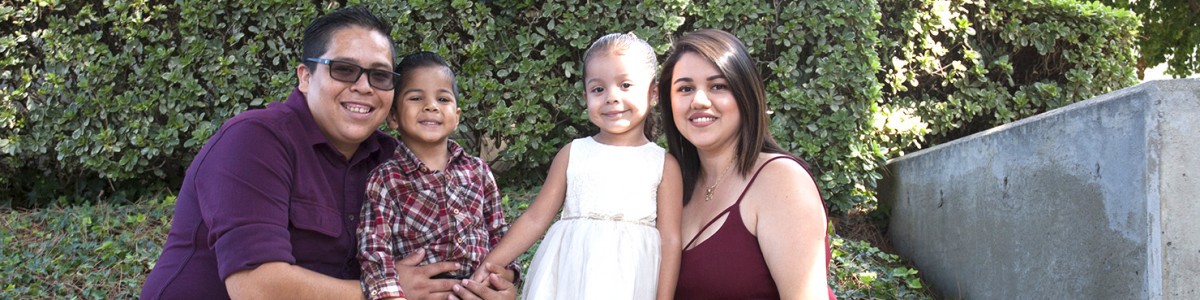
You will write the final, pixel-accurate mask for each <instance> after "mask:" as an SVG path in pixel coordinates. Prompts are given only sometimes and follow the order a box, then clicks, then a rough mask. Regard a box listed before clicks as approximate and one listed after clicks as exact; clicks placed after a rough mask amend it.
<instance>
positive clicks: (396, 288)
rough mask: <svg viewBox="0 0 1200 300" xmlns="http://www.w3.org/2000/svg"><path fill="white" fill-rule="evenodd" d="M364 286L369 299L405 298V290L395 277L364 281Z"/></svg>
mask: <svg viewBox="0 0 1200 300" xmlns="http://www.w3.org/2000/svg"><path fill="white" fill-rule="evenodd" d="M368 285H369V286H368ZM363 286H364V288H366V290H367V299H369V300H379V299H386V298H404V290H403V289H401V288H400V283H399V282H397V281H396V280H395V279H387V280H380V281H375V282H363Z"/></svg>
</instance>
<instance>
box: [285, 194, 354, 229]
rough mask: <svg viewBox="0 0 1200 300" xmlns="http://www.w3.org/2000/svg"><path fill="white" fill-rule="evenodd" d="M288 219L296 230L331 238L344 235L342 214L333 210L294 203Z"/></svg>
mask: <svg viewBox="0 0 1200 300" xmlns="http://www.w3.org/2000/svg"><path fill="white" fill-rule="evenodd" d="M288 217H289V218H290V219H291V223H292V226H293V227H296V229H301V230H307V231H313V232H316V233H320V234H322V235H325V236H328V237H331V238H337V237H339V236H341V235H342V220H341V218H340V214H339V213H338V212H337V211H336V210H334V209H332V208H328V207H325V206H321V205H318V204H314V203H308V202H303V201H292V203H291V207H290V208H289V211H288Z"/></svg>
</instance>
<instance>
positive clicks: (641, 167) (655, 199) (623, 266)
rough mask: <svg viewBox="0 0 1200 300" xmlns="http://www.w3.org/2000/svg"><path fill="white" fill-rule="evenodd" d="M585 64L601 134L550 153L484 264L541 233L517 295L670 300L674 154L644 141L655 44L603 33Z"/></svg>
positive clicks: (676, 198) (505, 258) (675, 263)
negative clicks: (529, 198)
mask: <svg viewBox="0 0 1200 300" xmlns="http://www.w3.org/2000/svg"><path fill="white" fill-rule="evenodd" d="M583 62H584V69H583V74H584V87H585V90H584V98H585V99H586V100H587V112H588V119H590V120H591V121H592V123H593V124H596V126H597V127H599V128H600V133H597V134H596V135H594V136H591V137H586V138H581V139H576V140H574V141H572V142H571V143H570V144H567V145H566V146H564V147H563V148H562V149H561V150H559V151H558V155H556V156H555V157H554V162H553V163H551V165H550V173H549V175H547V177H546V182H545V183H544V184H543V185H542V189H541V191H540V192H539V193H538V195H537V198H536V199H534V202H533V204H532V205H530V206H529V209H528V210H526V211H525V213H524V214H522V215H521V217H520V218H518V219H517V220H516V221H515V222H514V223H513V225H512V228H510V229H509V231H508V234H507V235H505V236H504V238H503V239H502V240H501V241H500V244H498V245H496V248H495V249H492V251H491V253H490V254H488V256H487V257H486V258H484V264H496V265H500V266H503V265H507V264H508V263H510V262H512V261H513V260H514V259H516V258H517V257H518V256H519V255H521V254H522V253H524V252H525V251H526V250H528V249H529V247H530V246H532V245H533V243H534V242H536V241H537V240H538V238H540V237H542V233H545V234H546V236H545V239H543V240H542V244H541V246H539V247H538V250H537V254H536V255H534V257H533V262H532V263H530V267H529V272H528V276H526V278H525V280H524V281H525V285H524V293H523V295H522V298H524V299H655V298H656V299H670V298H671V297H673V295H674V294H675V281H676V278H677V277H678V274H679V257H680V255H681V252H682V246H681V245H680V237H679V226H680V225H679V222H680V221H679V218H680V211H681V210H682V199H683V192H682V191H683V187H682V179H681V175H680V171H679V164H678V163H677V162H676V160H675V158H674V157H672V156H671V155H670V154H667V153H666V151H665V150H664V149H663V148H662V147H659V146H658V145H656V144H654V143H653V142H651V141H650V140H649V139H648V138H647V136H648V135H649V134H648V133H649V129H650V128H651V127H652V126H650V125H648V124H646V123H647V120H648V119H649V118H648V116H650V110H651V109H652V108H653V107H654V103H651V101H652V99H658V97H657V91H656V89H655V84H654V83H655V82H654V78H655V71H656V69H657V65H658V61H657V59H656V58H655V54H654V49H653V48H651V47H650V44H648V43H646V41H643V40H642V39H639V38H638V37H637V36H634V35H633V34H632V33H629V34H609V35H605V36H603V37H601V38H600V39H597V40H596V41H595V42H594V43H592V46H591V47H590V48H588V50H587V52H586V53H585V54H584V59H583ZM560 208H561V209H562V217H561V218H560V220H559V221H557V222H554V226H550V223H551V222H552V221H554V217H555V216H556V215H557V214H558V211H559V209H560ZM547 227H549V228H550V230H549V231H548V232H547V231H546V228H547ZM477 270H479V271H477V272H476V273H475V275H474V276H472V279H473V280H475V281H482V280H483V279H485V278H486V276H487V274H486V273H485V272H486V271H485V268H483V267H480V268H477Z"/></svg>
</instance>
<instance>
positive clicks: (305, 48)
mask: <svg viewBox="0 0 1200 300" xmlns="http://www.w3.org/2000/svg"><path fill="white" fill-rule="evenodd" d="M355 25H357V26H362V27H365V28H367V29H369V30H373V31H379V32H380V33H382V34H383V36H384V37H387V41H388V46H389V47H390V49H391V50H392V53H389V56H388V57H393V58H394V57H395V54H396V43H395V42H393V41H392V25H391V24H388V23H387V22H384V21H383V20H380V19H379V17H376V16H375V14H373V13H371V10H369V9H367V8H366V7H363V6H351V7H346V8H342V9H339V10H335V11H333V12H331V13H328V14H326V15H324V16H320V17H318V18H317V19H316V20H313V22H312V23H311V24H308V28H305V29H304V40H303V44H302V45H301V47H302V48H301V51H302V53H301V57H300V61H304V59H306V58H311V57H321V55H325V52H326V51H328V50H329V37H330V36H331V35H333V32H335V31H337V30H339V29H343V28H346V27H350V26H355ZM304 65H306V66H308V68H309V69H315V68H316V67H317V66H316V63H314V62H307V61H305V62H304Z"/></svg>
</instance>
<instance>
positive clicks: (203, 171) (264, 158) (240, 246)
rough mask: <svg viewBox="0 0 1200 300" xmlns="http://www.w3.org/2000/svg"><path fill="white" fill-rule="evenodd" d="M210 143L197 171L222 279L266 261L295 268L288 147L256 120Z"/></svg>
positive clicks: (202, 206) (232, 128)
mask: <svg viewBox="0 0 1200 300" xmlns="http://www.w3.org/2000/svg"><path fill="white" fill-rule="evenodd" d="M210 143H212V144H213V145H212V146H211V149H210V150H209V152H208V155H207V156H205V158H204V160H205V161H203V162H202V163H201V164H200V165H199V167H198V169H197V170H196V190H197V191H198V192H197V197H198V198H199V201H198V202H199V204H200V215H201V218H203V220H204V222H205V223H206V224H208V225H209V228H210V229H209V232H208V237H207V239H208V243H209V245H212V248H213V252H215V256H216V258H217V271H218V274H219V275H220V277H221V280H225V279H226V278H228V277H229V275H230V274H233V273H236V272H238V271H242V270H248V269H253V268H257V267H258V266H259V265H262V264H263V263H267V262H286V263H289V264H294V263H295V261H296V259H295V257H293V256H292V244H291V239H290V236H291V235H290V233H289V232H288V210H289V198H288V196H289V195H290V194H291V189H290V186H291V184H290V182H291V180H292V178H291V174H292V172H291V171H292V170H291V163H290V162H289V157H291V156H292V153H289V151H288V150H287V148H286V147H285V146H284V145H286V144H287V143H285V141H282V140H280V137H279V136H277V135H275V134H274V133H273V132H272V130H270V129H269V127H268V125H266V124H262V123H260V122H255V121H242V122H239V123H237V124H232V125H229V128H227V129H226V132H225V133H224V135H223V136H222V137H221V139H220V140H214V141H211V142H210Z"/></svg>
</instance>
